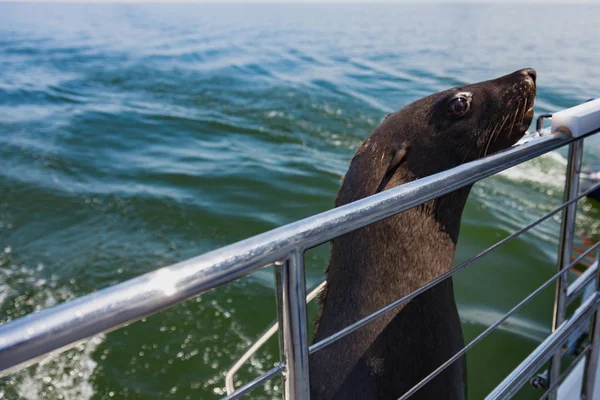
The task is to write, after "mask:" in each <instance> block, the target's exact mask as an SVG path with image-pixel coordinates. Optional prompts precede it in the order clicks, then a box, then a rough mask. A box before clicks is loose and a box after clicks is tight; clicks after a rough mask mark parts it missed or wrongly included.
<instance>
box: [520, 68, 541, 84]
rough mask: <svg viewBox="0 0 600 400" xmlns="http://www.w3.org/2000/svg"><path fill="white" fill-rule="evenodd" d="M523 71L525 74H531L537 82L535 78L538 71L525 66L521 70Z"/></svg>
mask: <svg viewBox="0 0 600 400" xmlns="http://www.w3.org/2000/svg"><path fill="white" fill-rule="evenodd" d="M521 73H522V74H523V75H525V76H529V77H530V78H531V79H533V83H535V78H537V73H536V72H535V69H533V68H525V69H522V70H521Z"/></svg>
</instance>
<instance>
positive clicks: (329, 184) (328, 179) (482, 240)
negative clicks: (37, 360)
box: [0, 3, 600, 400]
mask: <svg viewBox="0 0 600 400" xmlns="http://www.w3.org/2000/svg"><path fill="white" fill-rule="evenodd" d="M599 18H600V7H598V6H591V5H579V6H569V5H562V6H560V5H551V6H550V5H530V6H520V5H519V6H518V5H474V4H460V5H453V4H445V5H406V4H405V5H401V4H400V5H391V4H376V5H364V4H363V5H361V4H330V5H318V4H311V5H266V4H263V5H181V4H180V5H160V4H153V5H124V4H121V5H117V4H106V5H84V4H80V5H66V4H43V5H42V4H8V3H4V4H0V322H5V321H9V320H11V319H14V318H17V317H19V316H21V315H24V314H26V313H29V312H33V311H36V310H40V309H44V308H46V307H49V306H52V305H54V304H57V303H60V302H62V301H65V300H68V299H71V298H73V297H76V296H80V295H83V294H86V293H89V292H92V291H94V290H98V289H101V288H104V287H107V286H110V285H113V284H115V283H118V282H122V281H124V280H126V279H129V278H132V277H135V276H137V275H139V274H142V273H145V272H148V271H152V270H154V269H156V268H158V267H160V266H164V265H168V264H171V263H174V262H176V261H180V260H183V259H186V258H189V257H192V256H195V255H199V254H202V253H204V252H207V251H209V250H211V249H215V248H217V247H220V246H223V245H225V244H229V243H233V242H235V241H237V240H240V239H243V238H246V237H248V236H251V235H254V234H257V233H260V232H264V231H267V230H269V229H273V228H275V227H278V226H281V225H283V224H286V223H289V222H292V221H296V220H298V219H301V218H303V217H307V216H310V215H313V214H315V213H318V212H321V211H325V210H328V209H330V208H331V207H332V205H333V200H334V197H335V193H336V191H337V189H338V187H339V183H340V179H341V177H342V176H343V174H344V173H345V171H346V169H347V167H348V163H349V159H350V157H351V156H352V155H353V154H354V152H355V150H356V148H357V147H358V145H359V144H360V143H361V142H362V140H363V139H364V138H365V137H366V136H367V135H368V134H369V133H370V132H371V131H372V130H373V129H374V128H375V127H376V126H377V125H378V123H379V122H380V121H381V119H382V117H383V116H384V115H385V114H386V113H388V112H391V111H393V110H395V109H398V108H400V107H402V106H403V105H405V104H407V103H409V102H411V101H413V100H416V99H418V98H420V97H423V96H425V95H427V94H430V93H433V92H436V91H439V90H441V89H445V88H448V87H452V86H456V85H461V84H466V83H471V82H475V81H480V80H485V79H490V78H493V77H496V76H500V75H503V74H505V73H509V72H512V71H513V70H516V69H519V68H523V67H534V68H536V69H537V71H538V96H537V100H536V107H535V110H536V113H537V114H538V115H539V114H540V113H546V112H552V111H555V110H559V109H561V108H564V107H569V106H572V105H575V104H578V103H580V102H582V101H585V100H587V99H589V98H591V97H597V96H600V73H598V64H599V61H600V39H599V37H598V36H599V33H598V32H599V31H598V19H599ZM598 144H599V141H598V140H597V139H594V138H591V139H588V140H587V141H586V150H585V152H586V156H585V160H586V162H594V161H597V159H598V154H597V148H598ZM565 153H566V152H565V151H564V150H560V151H557V152H553V153H551V154H548V155H545V156H543V157H541V158H539V159H536V160H533V161H531V162H528V163H526V164H524V165H521V166H518V167H515V168H513V169H511V170H508V171H506V172H504V173H501V174H499V175H496V176H493V177H491V178H489V179H486V180H485V181H483V182H480V183H478V184H477V185H475V187H474V189H473V191H472V194H471V196H470V199H469V202H468V204H467V208H466V211H465V214H464V218H463V224H462V230H461V237H460V240H459V247H458V252H457V260H456V262H457V263H458V262H460V261H461V260H465V259H467V258H468V257H469V256H471V255H473V254H474V253H476V252H477V251H480V250H482V249H484V248H486V247H488V246H489V245H491V244H493V243H494V242H496V241H497V240H499V239H501V238H503V237H505V236H506V235H508V234H509V233H511V232H513V231H515V230H517V229H518V228H519V227H521V226H523V225H524V224H526V223H528V222H530V221H533V220H534V219H536V218H539V217H540V216H542V215H543V214H545V213H546V212H548V211H550V210H551V209H552V208H553V207H555V206H556V205H558V204H559V203H560V201H561V198H562V185H563V183H564V178H563V174H564V169H565V166H566V159H565ZM598 210H599V209H598V208H597V205H595V204H594V203H591V202H590V201H588V200H584V201H582V202H581V203H580V207H579V212H578V227H577V232H578V235H579V236H581V235H582V234H583V232H588V233H589V234H590V235H592V236H594V235H597V233H598V229H599V225H600V223H599V219H598V217H599V216H600V212H599V211H598ZM559 224H560V220H559V218H556V219H551V220H550V221H548V222H546V223H544V224H542V225H541V226H540V227H538V228H536V229H535V230H533V231H531V232H530V233H528V234H526V235H524V236H522V237H521V238H519V239H517V240H514V241H512V242H510V243H509V244H507V245H505V246H503V247H502V248H501V249H499V250H498V251H496V252H494V253H492V254H491V255H489V256H487V257H485V258H484V259H483V260H481V261H479V262H477V263H475V264H473V265H472V266H470V267H469V268H468V269H466V270H465V271H463V272H461V273H459V274H458V275H457V277H456V278H455V289H456V295H457V302H458V304H459V310H460V315H461V320H462V323H463V328H464V331H465V336H466V340H470V339H472V338H473V337H475V336H476V335H477V334H478V333H480V332H481V331H483V330H484V329H485V328H486V327H487V326H489V325H490V324H492V323H493V322H494V321H495V320H496V319H498V318H499V317H500V316H501V315H502V314H503V313H504V312H506V311H507V310H509V309H510V308H511V307H513V306H514V305H515V304H516V303H518V302H519V301H520V300H521V299H522V298H524V297H525V296H526V295H527V293H529V292H530V291H531V290H533V289H534V288H535V287H537V286H538V285H540V284H541V283H542V282H543V281H544V280H545V279H547V278H548V277H550V276H551V275H552V274H553V272H554V271H555V262H556V252H557V248H556V247H557V243H558V227H559ZM327 257H328V250H327V247H326V246H322V247H320V248H317V249H315V250H311V251H310V252H309V253H308V254H307V257H306V260H307V264H308V265H307V268H308V269H307V280H308V283H309V285H312V284H314V283H315V282H317V280H318V279H319V278H320V277H321V276H322V274H323V271H324V269H325V267H326V265H327ZM552 296H553V290H552V289H550V290H547V291H545V292H543V293H542V294H540V295H539V296H538V297H536V299H535V300H534V301H533V302H532V303H530V304H529V305H528V306H527V307H525V308H523V309H522V311H521V312H519V313H517V314H516V316H515V317H513V318H511V319H510V320H508V321H507V322H506V323H505V324H503V325H502V326H501V327H500V329H498V330H497V331H496V332H494V333H493V334H492V335H491V336H489V337H488V338H487V339H485V340H484V341H483V342H482V343H480V344H478V345H477V346H475V348H474V349H473V350H472V351H470V352H469V354H468V368H469V371H468V375H469V376H468V385H469V392H470V398H471V399H480V398H482V397H483V396H484V395H485V393H487V392H488V391H489V390H491V389H492V388H493V387H494V386H495V385H496V384H497V383H498V382H499V381H500V380H501V379H502V378H503V377H504V376H505V375H506V374H507V373H508V372H509V371H510V370H511V369H512V368H514V366H516V365H517V364H518V363H519V362H520V361H521V360H522V359H523V358H524V357H525V356H526V354H528V352H530V351H531V350H532V349H533V348H535V347H536V346H537V345H538V344H539V343H540V341H541V340H543V339H544V337H545V336H546V335H547V334H548V333H549V331H550V321H551V312H552ZM315 312H316V309H315V307H314V306H311V308H310V318H311V320H312V318H313V317H314V315H315ZM275 315H276V311H275V299H274V292H273V276H272V270H271V269H270V268H267V269H265V270H263V271H260V272H258V273H256V274H254V275H253V276H250V277H248V278H245V279H241V280H239V281H236V282H234V283H231V284H229V285H227V286H225V287H222V288H219V289H217V290H214V291H212V292H210V293H208V294H205V295H203V296H201V297H198V298H196V299H193V300H190V301H188V302H186V303H184V304H181V305H179V306H177V307H173V308H171V309H168V310H166V311H163V312H161V313H159V314H157V315H154V316H152V317H149V318H147V319H144V320H143V321H140V322H137V323H134V324H131V325H129V326H127V327H125V328H123V329H120V330H118V331H115V332H112V333H109V334H106V335H102V336H99V337H97V338H94V339H93V340H91V341H89V342H87V343H84V344H82V345H80V346H79V347H78V348H77V349H74V350H71V351H69V352H67V353H64V354H62V355H60V356H58V357H56V358H54V359H51V360H46V361H44V362H43V363H41V364H40V365H37V366H33V367H30V368H28V369H26V370H24V371H21V372H19V373H17V374H14V375H12V376H10V377H7V378H3V379H1V380H0V398H1V399H3V400H4V399H28V400H29V399H68V400H71V399H85V400H87V399H111V398H117V399H213V398H219V397H221V396H222V395H223V394H224V373H225V371H226V370H227V369H228V367H229V366H230V365H231V364H232V363H233V362H234V361H235V360H236V358H237V357H238V356H240V355H241V354H242V353H243V351H244V350H245V349H246V348H247V347H248V346H249V345H250V343H251V342H252V341H253V340H254V338H256V337H257V336H258V335H259V334H260V333H261V332H262V331H263V330H264V329H265V328H266V326H267V325H268V324H269V322H271V321H272V320H273V319H274V318H275ZM278 357H279V356H278V346H277V342H276V339H273V340H271V341H270V342H269V343H268V345H267V346H265V348H264V349H263V350H261V351H260V352H259V353H258V354H257V355H256V356H255V357H254V358H253V359H252V360H251V362H249V364H248V366H247V367H245V368H244V369H243V370H242V371H241V372H240V374H239V376H238V378H239V379H238V380H239V382H240V383H241V382H247V381H249V380H250V379H252V378H253V377H255V376H256V375H257V374H259V373H261V372H264V371H266V370H268V369H270V368H271V367H272V366H273V365H274V363H276V362H277V360H278ZM280 386H281V382H280V380H279V379H274V380H273V381H271V382H270V383H268V384H267V385H265V387H264V388H261V389H259V390H257V391H255V392H254V393H253V395H252V396H251V397H252V398H277V397H279V396H280V394H281V388H280ZM539 395H541V393H540V392H537V391H535V390H534V389H531V388H525V389H524V390H523V391H522V392H521V393H520V394H519V398H522V399H530V398H537V397H538V396H539Z"/></svg>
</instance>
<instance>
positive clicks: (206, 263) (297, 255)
mask: <svg viewBox="0 0 600 400" xmlns="http://www.w3.org/2000/svg"><path fill="white" fill-rule="evenodd" d="M594 133H596V132H590V133H588V134H585V135H582V136H579V137H578V138H573V137H570V136H569V135H567V134H565V133H561V132H555V133H552V134H550V135H546V136H541V137H536V138H532V139H529V141H528V142H527V143H524V144H522V145H520V146H517V147H513V148H511V149H509V150H506V151H504V152H502V153H498V154H495V155H491V156H488V157H486V158H483V159H480V160H476V161H473V162H470V163H467V164H464V165H461V166H459V167H456V168H454V169H451V170H448V171H444V172H441V173H438V174H435V175H432V176H429V177H426V178H423V179H420V180H418V181H414V182H411V183H408V184H405V185H402V186H400V187H397V188H394V189H391V190H388V191H384V192H382V193H379V194H377V195H374V196H371V197H368V198H365V199H363V200H360V201H357V202H354V203H351V204H348V205H346V206H343V207H339V208H336V209H333V210H331V211H328V212H325V213H322V214H319V215H316V216H313V217H310V218H307V219H305V220H302V221H298V222H296V223H293V224H289V225H286V226H284V227H281V228H278V229H275V230H273V231H270V232H266V233H264V234H261V235H258V236H255V237H253V238H250V239H246V240H244V241H241V242H238V243H236V244H233V245H229V246H226V247H223V248H221V249H218V250H215V251H212V252H210V253H207V254H205V255H203V256H200V257H196V258H194V259H190V260H187V261H184V262H181V263H178V264H175V265H172V266H169V267H165V268H161V269H159V270H157V271H154V272H151V273H148V274H145V275H142V276H140V277H137V278H134V279H132V280H129V281H126V282H123V283H121V284H119V285H115V286H113V287H110V288H107V289H103V290H101V291H98V292H96V293H93V294H90V295H87V296H84V297H81V298H79V299H76V300H73V301H70V302H66V303H63V304H61V305H59V306H56V307H53V308H51V309H48V310H44V311H42V312H39V313H36V314H32V315H29V316H26V317H23V318H19V319H17V320H14V321H11V322H8V323H6V324H4V325H1V326H0V376H4V375H6V374H9V373H11V372H14V371H16V370H18V369H20V368H23V367H24V366H26V365H29V364H31V363H33V362H35V361H37V360H39V359H40V358H41V357H44V356H46V355H48V354H49V353H53V354H56V353H59V352H62V351H64V350H66V349H68V348H71V347H73V346H74V345H76V344H77V343H78V342H80V341H81V340H85V339H86V338H89V337H91V336H93V335H96V334H99V333H101V332H107V331H111V330H113V329H117V328H118V327H120V326H123V325H124V324H127V323H129V322H132V321H136V320H139V319H141V318H143V317H145V316H147V315H150V314H153V313H155V312H157V311H159V310H161V309H164V308H166V307H168V306H171V305H174V304H177V303H179V302H182V301H184V300H186V299H188V298H191V297H193V296H196V295H199V294H201V293H204V292H206V291H208V290H210V289H212V288H214V287H217V286H219V285H222V284H224V283H227V282H230V281H232V280H234V279H237V278H239V277H242V276H245V275H248V274H250V273H252V272H255V271H257V270H259V269H261V268H264V267H265V266H267V265H270V264H272V263H278V264H277V266H276V270H277V273H278V285H277V288H278V304H279V307H280V319H279V320H280V322H281V323H282V327H283V329H282V341H281V343H282V356H283V358H282V361H281V363H280V364H278V365H277V366H276V367H275V368H273V369H272V370H270V371H268V372H267V373H266V374H264V375H262V376H261V377H259V378H257V379H255V380H254V381H253V382H251V383H249V384H247V385H245V386H244V387H242V388H240V389H238V390H237V391H236V392H234V393H232V394H231V396H230V397H228V398H237V397H239V396H240V395H242V394H243V393H247V392H248V391H249V390H251V389H252V388H253V387H255V386H256V385H257V384H259V383H261V382H264V381H265V380H267V379H269V378H271V377H272V376H275V375H276V374H278V373H279V372H284V392H285V394H286V397H290V398H308V397H309V386H308V382H309V379H308V377H309V370H308V354H309V352H310V353H312V352H315V351H318V350H320V349H321V348H323V347H325V346H327V345H329V344H331V343H333V342H334V341H336V340H339V339H340V338H341V337H343V336H345V335H347V334H349V333H350V332H352V331H353V330H354V329H358V328H359V327H360V326H362V325H364V324H366V323H368V322H369V321H371V320H372V319H374V318H376V317H377V316H379V315H381V314H382V313H385V312H387V311H390V310H391V309H392V308H394V307H397V306H399V305H400V304H402V303H404V302H406V301H408V300H410V299H411V298H413V297H414V296H416V295H418V294H420V293H422V292H423V291H425V290H427V288H429V287H431V286H433V285H435V284H437V283H439V282H440V281H441V280H443V279H446V278H448V277H449V276H451V275H452V274H454V273H456V271H458V270H460V269H462V268H464V267H466V266H467V265H469V264H470V263H472V262H473V261H475V260H476V259H479V258H480V257H482V256H484V255H485V254H487V253H489V252H490V251H492V250H494V249H495V248H497V247H498V246H500V245H502V244H504V243H506V241H508V240H510V239H511V238H513V237H515V236H516V235H518V234H521V233H523V232H524V231H526V230H528V229H530V228H531V227H533V226H535V225H537V224H539V223H540V222H541V221H543V220H544V218H546V217H543V218H542V219H540V220H537V221H536V222H534V223H533V224H530V225H528V226H527V227H525V228H522V229H521V230H519V231H518V233H515V234H513V235H510V236H509V237H508V238H505V239H503V240H502V241H500V242H498V243H496V244H495V245H493V246H491V247H490V248H489V249H486V250H484V251H483V252H481V253H480V254H478V255H476V256H474V257H472V258H471V259H470V260H467V262H465V263H463V264H461V265H460V266H458V267H456V268H455V269H453V270H452V271H451V272H449V273H447V274H444V275H442V276H441V277H439V278H437V279H436V280H434V281H432V282H431V283H430V284H428V285H426V286H425V287H423V288H421V289H419V290H417V291H416V292H414V293H412V294H409V295H408V296H405V297H404V298H402V299H399V300H398V301H397V302H394V303H393V304H391V305H389V306H387V307H385V308H383V309H381V310H379V311H378V312H377V313H374V314H372V315H370V316H368V317H366V318H365V319H363V320H361V321H359V322H357V323H356V324H353V325H351V326H349V327H348V328H346V329H344V330H342V331H340V332H338V333H336V334H334V335H332V336H331V337H329V338H326V339H324V340H323V341H321V342H319V343H316V344H315V345H313V346H311V347H310V348H309V347H308V343H307V334H306V329H307V322H306V305H305V292H306V287H305V280H304V266H303V254H304V251H305V250H307V249H309V248H311V247H314V246H316V245H319V244H321V243H324V242H327V241H329V240H331V239H333V238H335V237H337V236H340V235H343V234H345V233H348V232H350V231H352V230H355V229H358V228H360V227H362V226H365V225H368V224H370V223H373V222H376V221H379V220H381V219H384V218H386V217H389V216H391V215H394V214H397V213H400V212H402V211H405V210H407V209H410V208H412V207H414V206H417V205H419V204H421V203H424V202H426V201H429V200H431V199H434V198H437V197H439V196H442V195H444V194H447V193H450V192H452V191H454V190H456V189H458V188H461V187H464V186H466V185H469V184H472V183H474V182H477V181H478V180H481V179H483V178H485V177H487V176H490V175H493V174H495V173H497V172H500V171H503V170H505V169H508V168H510V167H512V166H515V165H517V164H520V163H522V162H524V161H527V160H530V159H532V158H535V157H537V156H539V155H541V154H544V153H547V152H549V151H552V150H554V149H556V148H559V147H561V146H564V145H566V144H571V143H574V144H573V146H574V147H575V146H578V144H577V143H578V141H580V140H581V139H582V138H583V137H586V136H589V135H591V134H594ZM580 197H581V196H579V197H577V198H571V200H570V201H568V202H566V203H565V204H563V205H562V206H561V207H559V208H558V209H557V210H555V211H554V212H553V213H556V212H558V211H560V210H561V209H563V208H567V207H570V208H572V207H571V206H572V205H573V204H574V203H575V202H576V201H577V200H578V199H579V198H580ZM553 213H551V215H554V214H553ZM569 223H574V221H572V222H569ZM590 251H591V250H590ZM564 273H565V271H560V272H559V273H558V274H557V275H556V277H558V278H560V277H562V276H564V275H563V274H564ZM540 290H541V289H540ZM536 293H537V291H536V292H534V293H532V294H531V295H530V296H528V298H527V299H529V298H531V297H532V296H533V295H535V294H536ZM593 297H594V299H596V300H597V297H598V293H597V292H596V293H595V294H594V296H593ZM527 299H526V300H527ZM524 302H525V300H524V301H523V302H522V303H519V305H518V307H520V306H521V305H522V304H524ZM588 302H589V300H588ZM596 303H597V301H596V302H595V303H594V305H593V308H590V310H591V311H590V310H588V311H589V312H590V313H591V312H595V311H596V308H597V307H596ZM585 304H588V303H587V302H586V303H585ZM390 307H391V308H390ZM586 310H587V309H586ZM291 311H293V312H291ZM578 312H579V311H578ZM586 312H587V311H586ZM508 316H509V315H506V316H504V317H503V318H504V319H506V318H508ZM573 318H574V317H572V318H571V319H569V320H567V322H565V323H564V324H562V325H560V326H559V327H557V330H556V332H555V334H557V335H559V334H560V333H559V332H563V331H564V329H566V328H564V325H568V324H569V323H573V324H574V322H572V320H573ZM504 319H501V320H499V321H498V322H497V324H495V325H494V327H496V326H498V325H499V324H500V323H501V322H502V321H503V320H504ZM491 329H493V328H492V327H490V330H491ZM569 329H570V328H569ZM553 335H554V334H553ZM482 338H483V337H478V338H476V341H479V340H481V339H482ZM476 341H473V342H471V343H470V344H469V345H468V346H469V347H468V348H465V349H463V351H462V353H459V354H464V352H466V351H467V350H468V349H469V348H470V347H472V346H473V345H474V344H475V343H476ZM549 346H554V344H552V343H551V344H550V345H549ZM548 349H550V350H552V349H553V347H549V348H548ZM548 349H546V350H548ZM592 350H594V349H592ZM552 351H553V350H552ZM545 354H546V355H547V356H548V358H549V357H551V356H552V354H549V353H545ZM449 362H450V361H449ZM448 365H449V364H448ZM443 367H444V366H441V367H440V368H443ZM528 368H529V367H528ZM436 371H437V370H436ZM440 371H441V369H440ZM434 373H435V372H434ZM437 373H439V372H437ZM433 376H435V375H433ZM433 376H432V377H433ZM432 377H431V378H429V377H428V378H425V379H426V380H427V379H432ZM521 378H522V377H521V376H519V378H518V380H515V381H513V382H512V383H511V385H509V386H510V387H511V388H512V387H514V384H515V382H520V381H521ZM425 383H427V381H425V380H424V382H422V384H419V385H420V386H422V385H424V384H425ZM419 385H417V386H416V387H415V388H413V391H412V392H410V393H407V394H406V395H405V396H404V397H408V396H409V395H410V394H411V393H414V391H416V390H418V389H419V388H420V386H419ZM404 397H403V398H404Z"/></svg>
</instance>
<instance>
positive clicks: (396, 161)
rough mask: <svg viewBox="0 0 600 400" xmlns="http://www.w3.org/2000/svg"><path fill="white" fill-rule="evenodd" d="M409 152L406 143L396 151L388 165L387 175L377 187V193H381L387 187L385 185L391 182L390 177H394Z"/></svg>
mask: <svg viewBox="0 0 600 400" xmlns="http://www.w3.org/2000/svg"><path fill="white" fill-rule="evenodd" d="M407 152H408V145H407V144H406V143H402V145H401V146H400V148H398V149H396V150H395V151H394V155H393V156H392V159H391V160H390V165H388V167H387V170H386V172H385V175H384V176H383V179H382V180H381V183H380V184H379V186H378V187H377V191H376V192H375V193H379V192H381V191H383V189H385V187H386V186H387V184H388V183H389V182H390V179H392V176H394V173H395V172H396V170H397V169H398V167H399V166H400V164H402V161H404V159H405V157H406V153H407Z"/></svg>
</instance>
